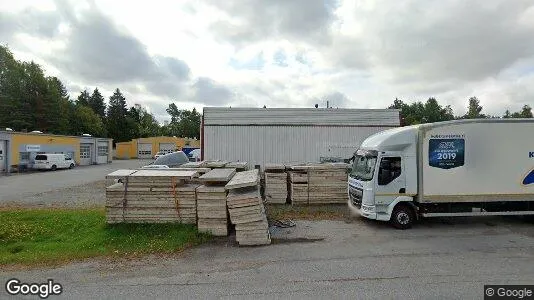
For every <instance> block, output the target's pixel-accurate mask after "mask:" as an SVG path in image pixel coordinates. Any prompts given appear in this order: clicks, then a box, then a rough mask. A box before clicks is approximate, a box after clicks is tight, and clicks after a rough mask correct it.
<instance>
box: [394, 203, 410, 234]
mask: <svg viewBox="0 0 534 300" xmlns="http://www.w3.org/2000/svg"><path fill="white" fill-rule="evenodd" d="M414 219H415V215H414V212H413V209H411V208H410V207H409V206H407V205H404V204H399V205H397V206H395V208H394V209H393V213H392V214H391V224H392V225H393V227H395V228H397V229H408V228H411V227H412V224H413V222H414Z"/></svg>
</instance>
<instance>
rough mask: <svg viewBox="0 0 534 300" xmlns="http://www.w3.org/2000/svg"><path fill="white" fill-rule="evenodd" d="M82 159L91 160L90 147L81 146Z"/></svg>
mask: <svg viewBox="0 0 534 300" xmlns="http://www.w3.org/2000/svg"><path fill="white" fill-rule="evenodd" d="M80 158H91V146H90V145H80Z"/></svg>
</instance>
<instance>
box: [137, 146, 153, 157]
mask: <svg viewBox="0 0 534 300" xmlns="http://www.w3.org/2000/svg"><path fill="white" fill-rule="evenodd" d="M137 158H152V144H148V143H139V145H138V147H137Z"/></svg>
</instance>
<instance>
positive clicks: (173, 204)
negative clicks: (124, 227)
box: [106, 170, 197, 224]
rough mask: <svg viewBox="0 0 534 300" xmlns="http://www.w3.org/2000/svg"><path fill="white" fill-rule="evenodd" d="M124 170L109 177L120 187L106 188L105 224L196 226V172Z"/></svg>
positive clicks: (115, 185) (114, 185)
mask: <svg viewBox="0 0 534 300" xmlns="http://www.w3.org/2000/svg"><path fill="white" fill-rule="evenodd" d="M125 173H128V172H124V170H118V171H115V172H113V173H111V174H108V175H107V176H106V178H117V177H120V179H121V180H122V183H116V184H113V185H111V186H108V187H107V188H106V220H107V222H108V223H122V222H124V223H166V222H180V223H187V224H195V223H196V197H195V192H194V191H195V189H196V186H194V185H193V186H192V185H189V184H186V183H185V181H186V180H191V179H192V178H193V177H194V176H196V174H197V172H195V171H160V170H137V171H134V172H131V173H130V174H129V175H125Z"/></svg>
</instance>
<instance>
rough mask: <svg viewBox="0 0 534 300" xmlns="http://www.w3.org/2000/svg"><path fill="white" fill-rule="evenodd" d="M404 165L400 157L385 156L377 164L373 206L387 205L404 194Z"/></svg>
mask: <svg viewBox="0 0 534 300" xmlns="http://www.w3.org/2000/svg"><path fill="white" fill-rule="evenodd" d="M404 169H405V168H404V164H403V163H402V159H401V157H400V156H386V157H382V158H381V159H380V163H379V164H378V171H377V174H378V178H377V179H378V180H377V181H376V182H377V187H376V193H375V201H376V203H375V204H389V203H391V202H392V201H393V200H395V198H397V197H398V196H400V195H401V194H404V193H406V179H405V172H404Z"/></svg>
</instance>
